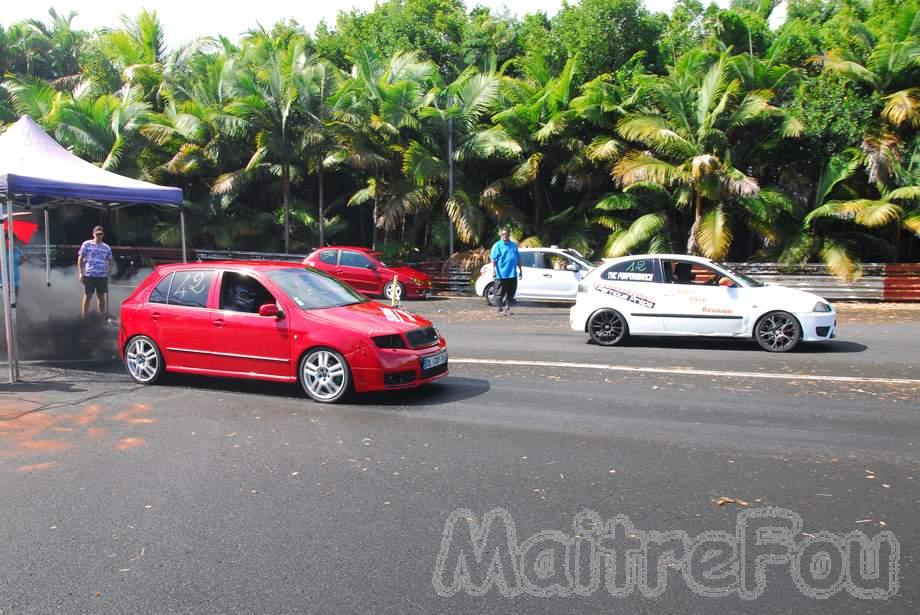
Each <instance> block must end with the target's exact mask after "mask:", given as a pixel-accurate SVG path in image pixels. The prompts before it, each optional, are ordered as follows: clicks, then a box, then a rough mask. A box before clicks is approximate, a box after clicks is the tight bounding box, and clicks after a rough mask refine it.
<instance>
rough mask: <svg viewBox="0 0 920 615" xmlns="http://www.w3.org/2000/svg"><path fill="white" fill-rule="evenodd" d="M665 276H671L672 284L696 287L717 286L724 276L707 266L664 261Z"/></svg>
mask: <svg viewBox="0 0 920 615" xmlns="http://www.w3.org/2000/svg"><path fill="white" fill-rule="evenodd" d="M662 266H663V268H664V270H665V275H666V276H667V275H669V274H670V275H669V277H670V280H671V283H672V284H692V285H694V286H716V285H718V283H719V280H721V279H722V274H721V273H719V272H718V271H716V270H715V269H712V268H711V267H709V266H707V265H702V264H700V263H687V262H681V261H671V262H669V261H664V262H662Z"/></svg>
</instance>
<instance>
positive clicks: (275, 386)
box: [157, 373, 489, 407]
mask: <svg viewBox="0 0 920 615" xmlns="http://www.w3.org/2000/svg"><path fill="white" fill-rule="evenodd" d="M157 386H178V387H190V388H195V389H203V390H207V391H226V392H230V393H243V394H250V395H261V396H265V397H276V398H286V399H303V400H304V401H307V400H308V399H309V398H308V397H307V395H306V393H304V392H303V390H302V389H301V388H300V385H298V384H293V383H282V382H263V381H259V380H231V379H226V378H209V377H206V376H190V375H187V374H169V373H167V374H164V375H163V379H162V380H161V381H160V383H159V384H158V385H157ZM488 390H489V382H488V381H487V380H483V379H480V378H458V377H454V376H448V377H447V378H444V379H443V380H438V381H436V382H433V383H431V384H428V385H425V386H422V387H419V388H417V389H403V390H399V391H379V392H374V393H361V394H359V395H354V394H353V395H352V396H351V397H350V398H349V399H348V400H347V401H346V402H345V403H347V404H349V405H354V406H384V407H386V406H420V407H421V406H437V405H442V404H449V403H452V402H456V401H461V400H464V399H470V398H472V397H478V396H479V395H482V394H483V393H485V392H487V391H488Z"/></svg>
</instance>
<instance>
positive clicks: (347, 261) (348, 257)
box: [340, 250, 371, 268]
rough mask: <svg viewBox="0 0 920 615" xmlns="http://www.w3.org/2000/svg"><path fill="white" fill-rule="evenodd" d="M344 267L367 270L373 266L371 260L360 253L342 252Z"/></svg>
mask: <svg viewBox="0 0 920 615" xmlns="http://www.w3.org/2000/svg"><path fill="white" fill-rule="evenodd" d="M340 264H341V265H342V267H362V268H367V266H368V265H370V264H371V259H369V258H368V257H366V256H365V255H363V254H361V253H360V252H351V251H348V250H342V262H341V263H340Z"/></svg>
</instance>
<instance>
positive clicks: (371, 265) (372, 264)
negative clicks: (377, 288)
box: [367, 263, 377, 271]
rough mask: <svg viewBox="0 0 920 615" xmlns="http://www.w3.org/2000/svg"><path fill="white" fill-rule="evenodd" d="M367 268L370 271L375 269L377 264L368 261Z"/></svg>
mask: <svg viewBox="0 0 920 615" xmlns="http://www.w3.org/2000/svg"><path fill="white" fill-rule="evenodd" d="M367 268H368V269H370V270H371V271H377V265H375V264H374V263H368V264H367Z"/></svg>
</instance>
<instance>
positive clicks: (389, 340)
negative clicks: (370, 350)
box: [371, 335, 406, 348]
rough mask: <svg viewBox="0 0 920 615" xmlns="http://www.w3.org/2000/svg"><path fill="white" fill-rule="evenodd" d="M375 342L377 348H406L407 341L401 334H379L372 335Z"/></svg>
mask: <svg viewBox="0 0 920 615" xmlns="http://www.w3.org/2000/svg"><path fill="white" fill-rule="evenodd" d="M371 339H372V340H374V343H375V344H376V345H377V348H405V347H406V342H404V341H403V338H402V336H401V335H378V336H377V337H372V338H371Z"/></svg>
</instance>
